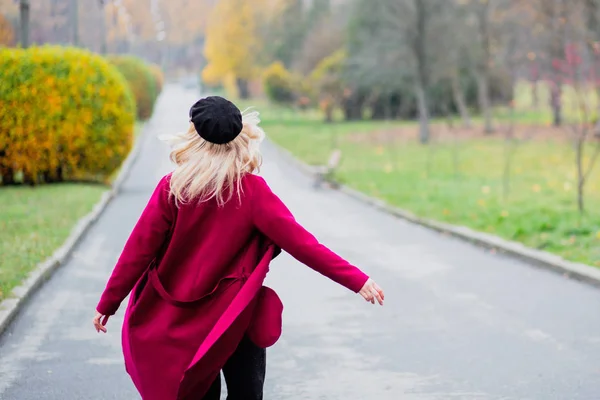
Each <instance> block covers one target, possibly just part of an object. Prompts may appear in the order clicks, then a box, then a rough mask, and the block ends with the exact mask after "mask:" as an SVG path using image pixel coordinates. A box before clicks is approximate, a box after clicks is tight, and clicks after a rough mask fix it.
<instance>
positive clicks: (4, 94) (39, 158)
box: [0, 47, 135, 183]
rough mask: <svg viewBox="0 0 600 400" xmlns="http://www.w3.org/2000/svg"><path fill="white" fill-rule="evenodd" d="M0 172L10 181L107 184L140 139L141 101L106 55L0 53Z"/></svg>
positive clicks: (52, 50) (61, 50) (48, 50)
mask: <svg viewBox="0 0 600 400" xmlns="http://www.w3.org/2000/svg"><path fill="white" fill-rule="evenodd" d="M0 71H2V75H1V76H0V175H2V181H3V182H4V183H9V182H11V181H12V179H13V177H14V174H15V173H17V172H22V174H23V178H24V181H25V182H28V183H37V182H41V181H44V180H45V181H53V180H65V179H80V178H85V179H99V180H102V179H104V178H106V177H107V176H109V175H110V174H111V173H112V172H114V171H115V170H116V169H117V168H118V167H119V166H120V164H121V163H122V161H123V160H124V159H125V157H126V156H127V154H128V153H129V151H130V149H131V146H132V142H133V131H134V122H135V104H134V102H133V98H132V96H131V92H130V91H129V87H128V86H127V83H126V82H125V81H124V79H123V77H122V76H121V74H119V72H118V71H117V70H116V69H115V68H114V67H112V66H111V65H110V64H109V63H108V62H106V61H105V60H104V59H103V58H102V57H100V56H98V55H95V54H93V53H91V52H88V51H86V50H81V49H75V48H65V47H33V48H30V49H27V50H22V49H0Z"/></svg>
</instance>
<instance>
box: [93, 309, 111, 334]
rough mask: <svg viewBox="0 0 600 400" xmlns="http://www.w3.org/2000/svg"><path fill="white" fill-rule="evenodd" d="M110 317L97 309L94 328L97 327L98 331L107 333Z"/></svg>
mask: <svg viewBox="0 0 600 400" xmlns="http://www.w3.org/2000/svg"><path fill="white" fill-rule="evenodd" d="M108 317H109V316H108V315H102V314H100V313H99V312H98V311H96V316H95V317H94V328H96V332H98V333H100V332H104V333H106V328H105V325H106V323H107V322H108Z"/></svg>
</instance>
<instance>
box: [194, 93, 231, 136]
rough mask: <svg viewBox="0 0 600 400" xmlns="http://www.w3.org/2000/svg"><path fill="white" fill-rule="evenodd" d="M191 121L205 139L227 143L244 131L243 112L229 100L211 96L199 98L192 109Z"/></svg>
mask: <svg viewBox="0 0 600 400" xmlns="http://www.w3.org/2000/svg"><path fill="white" fill-rule="evenodd" d="M190 121H191V122H192V123H193V124H194V127H195V128H196V132H198V135H200V137H202V138H203V139H204V140H206V141H208V142H211V143H215V144H225V143H229V142H231V141H232V140H233V139H235V138H236V137H237V136H238V135H239V134H240V133H241V132H242V127H243V124H242V113H241V111H240V110H239V108H237V107H236V106H235V104H233V103H232V102H230V101H229V100H226V99H224V98H222V97H219V96H209V97H205V98H203V99H200V100H198V101H197V102H196V103H195V104H194V105H193V106H192V108H191V109H190Z"/></svg>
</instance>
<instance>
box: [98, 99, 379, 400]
mask: <svg viewBox="0 0 600 400" xmlns="http://www.w3.org/2000/svg"><path fill="white" fill-rule="evenodd" d="M190 120H191V124H190V128H189V130H188V132H187V133H185V134H183V135H180V136H177V137H175V138H174V140H173V141H172V145H173V150H172V153H171V159H172V160H173V161H174V162H175V164H176V168H175V170H174V172H173V173H172V174H169V175H167V176H165V177H164V178H163V179H162V180H161V181H160V182H159V183H158V186H157V187H156V190H155V191H154V193H153V194H152V197H151V198H150V201H149V203H148V205H147V206H146V208H145V210H144V212H143V213H142V215H141V217H140V219H139V221H138V222H137V224H136V226H135V228H134V229H133V232H132V233H131V236H130V237H129V239H128V241H127V243H126V245H125V248H124V250H123V253H122V254H121V257H120V258H119V261H118V262H117V265H116V266H115V268H114V271H113V273H112V276H111V277H110V279H109V281H108V283H107V286H106V289H105V290H104V293H103V294H102V297H101V299H100V302H99V304H98V306H97V312H96V316H95V317H94V321H93V322H94V326H95V328H96V330H97V331H98V332H106V327H105V325H106V322H107V320H108V317H109V316H111V315H113V314H115V312H116V311H117V309H118V308H119V306H120V304H121V302H122V301H123V300H124V299H125V298H126V297H127V295H128V294H129V293H130V292H131V296H130V300H129V305H128V307H127V311H126V315H125V322H124V324H123V335H122V337H123V352H124V356H125V366H126V369H127V372H128V373H129V375H130V376H131V378H132V380H133V382H134V384H135V386H136V388H137V389H138V391H139V392H140V394H141V396H142V398H143V399H144V400H175V399H182V400H201V399H207V400H211V399H219V397H220V391H221V389H220V382H221V381H220V372H221V371H223V375H224V376H225V380H226V383H227V387H228V393H229V395H228V398H229V399H230V400H254V399H262V398H263V382H264V378H265V365H266V364H265V362H266V352H265V349H266V348H267V347H269V346H271V345H273V344H274V343H275V342H276V341H277V339H278V338H279V335H280V334H281V314H282V310H283V306H282V304H281V301H280V300H279V298H278V297H277V295H276V294H275V292H274V291H273V290H271V289H270V288H267V287H265V286H263V281H264V279H265V276H266V274H267V270H268V267H269V263H270V262H271V260H272V259H273V258H274V257H276V256H277V255H278V253H279V252H280V249H283V250H285V251H287V252H288V253H290V254H291V255H292V256H293V257H295V258H296V259H297V260H299V261H300V262H302V263H304V264H306V265H308V266H309V267H311V268H313V269H314V270H316V271H317V272H319V273H321V274H323V275H325V276H326V277H328V278H330V279H332V280H334V281H335V282H337V283H339V284H341V285H343V286H345V287H346V288H348V289H350V290H352V291H354V292H357V293H360V295H362V297H363V298H364V299H365V300H367V301H369V302H371V303H373V304H375V301H377V302H378V303H379V304H383V298H384V294H383V291H382V290H381V289H380V288H379V287H378V286H377V285H376V284H375V283H374V282H373V281H372V280H371V279H369V277H368V276H366V275H365V274H364V273H363V272H361V271H360V270H359V269H358V268H356V267H354V266H352V265H350V264H349V263H348V262H347V261H345V260H344V259H342V258H340V257H339V256H338V255H336V254H335V253H333V252H332V251H330V250H329V249H327V248H326V247H325V246H323V245H322V244H320V243H319V242H318V241H317V239H315V237H314V236H313V235H311V234H310V233H309V232H307V231H306V230H305V229H304V228H303V227H302V226H300V225H299V224H298V223H297V222H296V221H295V219H294V217H293V216H292V214H291V213H290V211H289V210H288V209H287V208H286V206H285V205H284V204H283V203H282V202H281V200H280V199H279V198H278V197H277V196H276V195H275V194H274V193H273V192H272V191H271V189H270V188H269V186H267V183H266V182H265V181H264V180H263V178H261V177H259V176H257V175H254V174H253V173H254V172H256V171H257V170H258V169H259V167H260V164H261V157H260V154H259V151H258V145H259V143H260V141H261V140H262V139H263V137H264V132H263V131H262V130H261V129H260V128H259V127H258V122H259V119H258V113H256V112H251V113H247V114H245V115H243V116H242V113H241V112H240V110H239V109H238V108H237V107H236V106H235V105H234V104H233V103H231V102H229V101H228V100H225V99H223V98H221V97H217V96H213V97H207V98H204V99H201V100H199V101H198V102H196V103H195V104H194V105H193V106H192V108H191V110H190Z"/></svg>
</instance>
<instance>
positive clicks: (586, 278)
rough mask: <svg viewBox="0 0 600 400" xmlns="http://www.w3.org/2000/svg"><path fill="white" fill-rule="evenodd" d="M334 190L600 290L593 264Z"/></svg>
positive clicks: (303, 168)
mask: <svg viewBox="0 0 600 400" xmlns="http://www.w3.org/2000/svg"><path fill="white" fill-rule="evenodd" d="M269 143H270V144H271V145H272V146H273V147H274V148H275V149H276V150H277V151H278V152H279V153H280V154H281V155H282V156H283V157H284V158H286V159H287V160H288V161H289V162H291V163H292V164H294V165H296V166H297V167H298V168H299V169H300V170H301V171H302V172H303V173H305V174H306V175H308V176H310V177H315V172H314V169H313V168H311V166H310V165H307V164H305V163H304V162H302V161H300V160H299V159H297V158H296V157H295V156H294V155H293V154H292V153H291V152H290V151H289V150H287V149H284V148H283V147H281V146H279V145H277V144H275V143H273V142H272V141H269ZM331 183H332V184H333V185H332V188H333V189H335V190H338V191H340V192H342V193H344V194H346V195H348V196H349V197H352V198H353V199H355V200H358V201H360V202H361V203H363V204H366V205H368V206H371V207H374V208H376V209H379V210H381V211H384V212H386V213H388V214H391V215H393V216H395V217H397V218H400V219H403V220H405V221H408V222H410V223H413V224H417V225H420V226H423V227H426V228H429V229H431V230H434V231H437V232H441V233H445V234H448V235H451V236H454V237H456V238H459V239H462V240H464V241H467V242H470V243H473V244H475V245H477V246H479V247H483V248H486V249H491V250H495V251H498V252H500V253H503V254H507V255H509V256H512V257H514V258H517V259H520V260H523V261H526V262H528V263H530V264H532V265H534V266H537V267H541V268H544V269H548V270H551V271H554V272H558V273H560V274H562V275H563V276H564V277H566V278H572V279H576V280H578V281H582V282H586V283H588V284H591V285H594V286H597V287H600V268H595V267H592V266H591V265H587V264H582V263H576V262H572V261H568V260H565V259H564V258H562V257H560V256H557V255H555V254H552V253H548V252H546V251H541V250H536V249H532V248H529V247H527V246H525V245H523V244H521V243H518V242H514V241H510V240H506V239H502V238H500V237H498V236H494V235H490V234H488V233H482V232H477V231H475V230H473V229H471V228H467V227H465V226H457V225H451V224H447V223H443V222H437V221H432V220H429V219H426V218H420V217H418V216H416V215H415V214H413V213H411V212H409V211H406V210H402V209H399V208H396V207H393V206H390V205H389V204H387V203H386V202H385V201H383V200H379V199H376V198H373V197H370V196H367V195H365V194H363V193H361V192H359V191H357V190H355V189H352V188H350V187H348V186H346V185H342V184H340V183H338V182H331Z"/></svg>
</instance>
